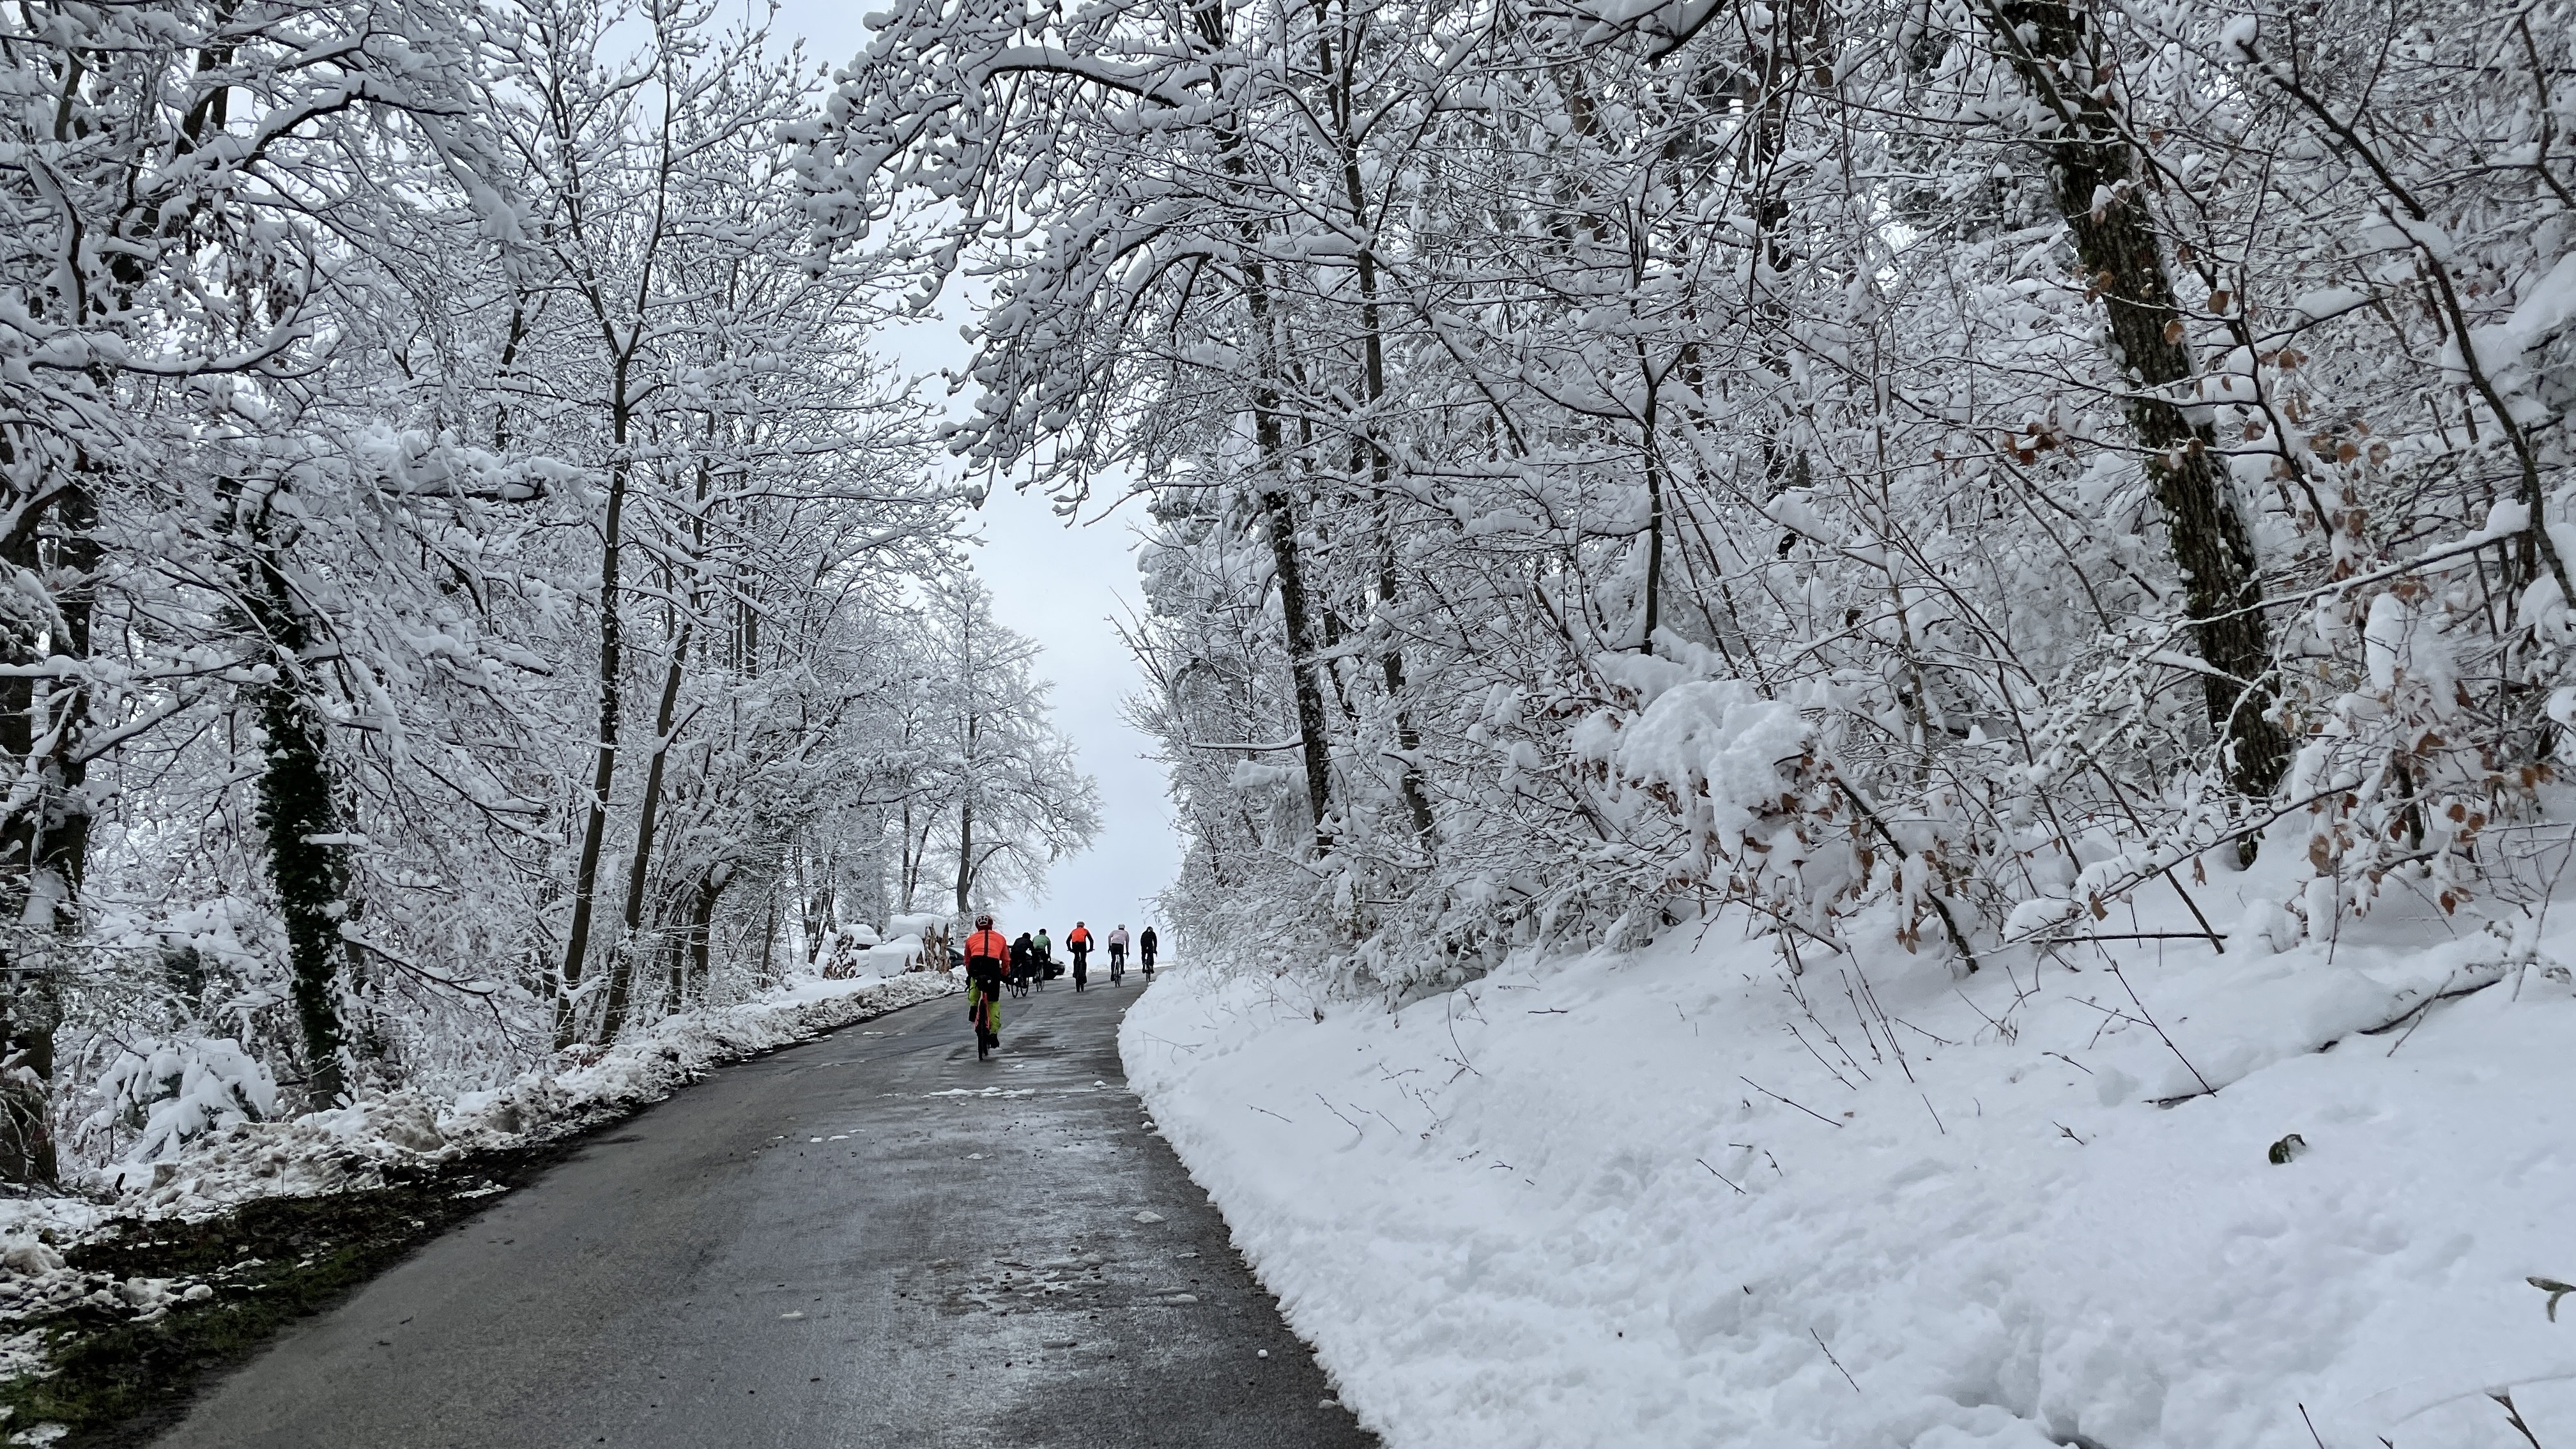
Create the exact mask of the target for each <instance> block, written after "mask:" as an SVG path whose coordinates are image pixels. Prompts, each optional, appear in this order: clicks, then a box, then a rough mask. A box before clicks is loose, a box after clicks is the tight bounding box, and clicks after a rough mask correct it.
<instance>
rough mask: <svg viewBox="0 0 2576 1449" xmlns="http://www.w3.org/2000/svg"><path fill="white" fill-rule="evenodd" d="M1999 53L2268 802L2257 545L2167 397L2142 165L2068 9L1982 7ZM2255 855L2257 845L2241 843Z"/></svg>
mask: <svg viewBox="0 0 2576 1449" xmlns="http://www.w3.org/2000/svg"><path fill="white" fill-rule="evenodd" d="M1986 21H1987V24H1988V27H1989V28H1990V29H1991V30H1992V31H1993V32H1994V35H1995V40H1996V45H1997V47H1998V48H1999V49H2000V50H2001V51H2002V53H2003V55H2004V57H2005V59H2006V60H2007V61H2009V62H2010V63H2011V65H2012V66H2013V68H2014V69H2015V70H2016V71H2018V72H2019V73H2020V75H2021V77H2022V81H2023V83H2024V84H2026V85H2028V86H2029V87H2030V88H2031V90H2032V91H2033V92H2034V93H2036V94H2037V95H2038V96H2039V98H2040V99H2041V101H2042V102H2043V103H2044V104H2046V105H2047V106H2048V107H2049V109H2050V110H2051V111H2052V112H2053V113H2054V114H2055V117H2056V119H2057V121H2058V123H2059V126H2060V129H2059V131H2058V133H2057V134H2056V135H2054V136H2052V137H2050V138H2048V139H2047V140H2046V141H2045V142H2043V144H2044V145H2045V146H2046V147H2047V150H2048V156H2049V180H2050V184H2051V187H2052V189H2053V190H2054V192H2055V194H2056V200H2057V207H2058V210H2059V211H2060V212H2061V213H2062V214H2063V215H2064V216H2065V218H2066V223H2067V227H2068V229H2069V230H2070V231H2071V232H2072V233H2073V235H2074V238H2075V249H2076V254H2077V255H2078V256H2079V257H2081V258H2082V259H2083V262H2084V268H2085V271H2086V272H2087V273H2088V274H2089V275H2090V276H2091V278H2092V282H2093V286H2094V287H2095V289H2096V290H2098V291H2099V292H2100V293H2101V294H2102V298H2103V302H2104V304H2105V305H2106V306H2107V307H2108V308H2109V311H2110V317H2111V340H2112V347H2113V349H2114V352H2113V360H2114V361H2115V362H2116V363H2117V364H2118V365H2119V366H2120V367H2121V368H2122V369H2123V370H2125V371H2126V372H2127V373H2128V375H2129V384H2130V387H2131V389H2132V390H2131V392H2130V394H2129V396H2128V398H2127V399H2126V401H2125V402H2124V403H2123V404H2122V410H2123V412H2124V413H2125V414H2126V415H2127V417H2128V421H2129V427H2130V430H2131V431H2132V432H2134V433H2135V434H2136V435H2137V438H2138V441H2139V443H2140V444H2142V445H2143V446H2144V447H2145V449H2146V450H2147V478H2148V482H2149V483H2150V485H2151V486H2152V487H2153V489H2154V491H2155V496H2156V503H2157V506H2158V507H2160V508H2161V509H2162V510H2163V511H2164V515H2165V527H2166V530H2167V532H2168V533H2169V534H2170V535H2171V538H2172V542H2173V555H2174V562H2175V564H2176V565H2178V566H2179V567H2180V569H2181V571H2182V574H2183V578H2184V596H2183V598H2184V603H2183V610H2184V613H2185V614H2186V615H2187V616H2188V617H2189V618H2190V620H2191V621H2192V623H2191V628H2192V635H2193V638H2194V641H2195V642H2196V643H2197V644H2198V645H2199V647H2200V654H2201V658H2203V659H2204V660H2206V661H2208V663H2209V665H2210V667H2211V668H2212V669H2213V670H2214V671H2215V673H2211V674H2205V675H2203V676H2202V677H2201V690H2202V697H2203V703H2204V705H2205V707H2206V709H2207V711H2208V716H2209V723H2210V728H2211V730H2212V732H2213V733H2214V734H2215V735H2216V737H2217V741H2218V746H2219V750H2220V752H2221V756H2222V759H2223V761H2224V765H2225V768H2226V771H2227V779H2228V783H2229V784H2230V785H2231V786H2232V787H2234V789H2235V790H2236V791H2237V793H2239V794H2241V795H2245V796H2247V797H2249V798H2253V799H2258V800H2259V799H2267V798H2269V797H2270V796H2271V793H2272V790H2273V787H2274V786H2276V785H2278V784H2279V783H2280V779H2281V772H2282V770H2283V769H2284V768H2285V767H2286V766H2287V765H2288V763H2289V758H2290V740H2289V736H2288V735H2287V734H2286V733H2285V732H2284V731H2283V730H2282V728H2281V726H2280V725H2279V724H2278V723H2276V722H2275V721H2274V720H2272V719H2271V718H2270V716H2269V713H2268V712H2269V710H2270V709H2271V707H2272V704H2273V702H2274V699H2275V692H2274V691H2275V688H2276V686H2275V684H2274V682H2273V680H2272V676H2271V667H2272V641H2271V631H2270V628H2269V626H2268V625H2267V624H2266V623H2265V621H2264V618H2263V612H2262V606H2263V596H2262V588H2261V584H2260V582H2259V580H2258V579H2257V577H2256V573H2255V570H2256V560H2255V556H2254V544H2253V540H2252V539H2251V538H2250V537H2249V536H2248V534H2247V531H2246V527H2245V520H2244V518H2243V517H2242V516H2241V515H2239V514H2238V512H2237V510H2236V505H2235V503H2234V501H2233V500H2232V499H2230V498H2229V497H2228V495H2227V491H2226V480H2225V479H2224V478H2223V477H2222V476H2221V475H2220V473H2219V469H2218V464H2217V461H2216V459H2217V456H2218V455H2217V451H2216V439H2215V437H2214V435H2213V434H2212V433H2211V431H2210V429H2209V427H2208V426H2207V425H2206V424H2195V423H2193V422H2192V421H2191V420H2190V418H2189V417H2188V416H2187V415H2186V414H2185V413H2184V411H2183V409H2182V408H2181V407H2180V406H2179V405H2177V404H2176V403H2174V402H2171V401H2169V400H2167V399H2166V398H2165V397H2163V396H2160V395H2158V394H2159V392H2160V390H2162V389H2166V388H2169V387H2170V386H2171V385H2172V384H2175V383H2180V382H2184V381H2186V380H2188V379H2189V378H2191V377H2192V376H2193V373H2194V367H2193V364H2192V358H2191V351H2190V349H2189V347H2187V346H2186V345H2185V342H2184V325H2185V324H2184V322H2183V320H2182V313H2181V310H2180V308H2179V307H2177V306H2176V304H2175V299H2174V290H2173V279H2172V277H2171V275H2170V274H2169V273H2168V272H2167V271H2166V270H2165V265H2164V257H2163V254H2162V252H2161V251H2160V250H2159V249H2158V245H2157V238H2156V230H2155V227H2154V225H2153V224H2152V222H2151V220H2150V218H2149V216H2148V214H2147V209H2146V204H2145V201H2144V198H2143V197H2142V196H2140V195H2139V194H2137V193H2136V192H2135V191H2133V190H2132V189H2131V188H2132V187H2133V186H2134V185H2135V182H2136V175H2135V165H2134V159H2135V158H2134V157H2133V156H2132V154H2131V152H2130V149H2129V143H2128V140H2127V138H2126V137H2125V136H2124V135H2122V133H2121V131H2120V125H2119V120H2118V118H2117V117H2116V116H2114V115H2113V114H2112V112H2111V109H2110V102H2109V100H2108V96H2109V95H2110V90H2109V86H2108V81H2107V79H2106V75H2105V72H2103V70H2102V69H2101V67H2100V65H2099V64H2098V62H2099V59H2100V57H2099V54H2098V51H2099V44H2100V42H2099V37H2097V36H2095V35H2094V34H2092V33H2091V27H2090V26H2089V25H2088V23H2087V20H2086V16H2085V13H2084V12H2083V11H2081V10H2079V9H2076V8H2075V7H2074V6H2072V5H2070V4H2067V3H2065V0H2017V3H2007V4H2001V5H1998V4H1996V3H1994V0H1988V4H1987V7H1986ZM2245 850H2246V851H2247V853H2248V855H2249V857H2250V854H2251V851H2252V842H2251V840H2250V838H2249V840H2248V843H2247V845H2246V846H2245Z"/></svg>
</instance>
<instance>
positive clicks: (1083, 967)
mask: <svg viewBox="0 0 2576 1449" xmlns="http://www.w3.org/2000/svg"><path fill="white" fill-rule="evenodd" d="M1064 948H1065V949H1066V950H1068V951H1071V952H1072V953H1073V989H1074V990H1076V991H1080V990H1081V989H1082V984H1083V983H1084V982H1085V981H1088V980H1090V979H1091V928H1090V927H1089V926H1086V925H1084V924H1083V923H1082V922H1080V921H1076V922H1074V923H1073V929H1072V930H1070V931H1067V932H1065V933H1064Z"/></svg>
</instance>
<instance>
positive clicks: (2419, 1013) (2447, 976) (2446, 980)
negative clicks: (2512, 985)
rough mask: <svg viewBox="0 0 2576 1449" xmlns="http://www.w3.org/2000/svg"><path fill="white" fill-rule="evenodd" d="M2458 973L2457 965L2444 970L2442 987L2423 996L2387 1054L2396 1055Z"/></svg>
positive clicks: (2431, 1012)
mask: <svg viewBox="0 0 2576 1449" xmlns="http://www.w3.org/2000/svg"><path fill="white" fill-rule="evenodd" d="M2459 974H2460V973H2459V969H2458V968H2457V967H2453V968H2452V969H2451V970H2449V971H2446V972H2444V973H2442V989H2441V990H2440V991H2436V992H2434V993H2433V994H2432V995H2430V996H2427V997H2425V998H2424V1004H2423V1005H2421V1006H2418V1007H2416V1008H2415V1011H2414V1017H2415V1019H2414V1020H2413V1021H2411V1022H2408V1023H2407V1024H2406V1030H2404V1031H2403V1032H2400V1033H2398V1036H2397V1040H2396V1041H2395V1042H2394V1043H2392V1044H2390V1046H2389V1048H2388V1054H2389V1055H2390V1056H2392V1057H2393V1056H2395V1055H2397V1048H2399V1047H2402V1046H2404V1045H2406V1038H2408V1037H2410V1036H2413V1035H2414V1034H2415V1028H2417V1027H2419V1026H2422V1025H2423V1024H2424V1018H2426V1017H2428V1016H2431V1015H2432V1014H2433V1003H2434V1002H2436V1001H2439V1000H2441V999H2442V996H2443V993H2444V992H2447V991H2449V990H2450V989H2451V978H2452V977H2454V976H2457V975H2459ZM2496 979H2497V980H2499V981H2501V980H2503V979H2504V978H2502V977H2498V978H2496Z"/></svg>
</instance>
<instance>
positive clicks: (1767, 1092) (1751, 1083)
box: [1736, 1076, 1843, 1127]
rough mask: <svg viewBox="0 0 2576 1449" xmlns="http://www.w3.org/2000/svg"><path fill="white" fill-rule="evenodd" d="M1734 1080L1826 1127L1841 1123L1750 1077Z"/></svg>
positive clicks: (1838, 1125)
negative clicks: (1794, 1108)
mask: <svg viewBox="0 0 2576 1449" xmlns="http://www.w3.org/2000/svg"><path fill="white" fill-rule="evenodd" d="M1736 1080H1737V1081H1739V1082H1742V1083H1743V1084H1744V1085H1746V1086H1748V1087H1751V1088H1752V1089H1753V1090H1755V1091H1757V1092H1760V1093H1761V1094H1762V1095H1763V1096H1766V1097H1768V1098H1770V1099H1771V1100H1772V1101H1774V1102H1779V1103H1783V1104H1785V1105H1787V1106H1791V1107H1797V1108H1798V1110H1799V1111H1801V1112H1804V1113H1806V1114H1807V1115H1808V1116H1810V1117H1813V1118H1815V1119H1816V1120H1817V1121H1819V1122H1822V1123H1824V1124H1825V1125H1826V1126H1828V1127H1840V1126H1841V1125H1843V1124H1841V1123H1840V1122H1837V1121H1835V1120H1834V1119H1833V1118H1831V1117H1828V1116H1826V1115H1825V1114H1824V1113H1822V1112H1819V1111H1817V1110H1816V1109H1815V1108H1813V1107H1801V1106H1799V1105H1798V1104H1797V1103H1795V1102H1792V1101H1790V1100H1789V1099H1788V1098H1786V1097H1783V1096H1781V1095H1780V1094H1779V1093H1777V1092H1775V1091H1772V1090H1771V1089H1770V1088H1769V1087H1766V1086H1764V1085H1762V1084H1761V1083H1760V1082H1757V1081H1755V1080H1753V1079H1752V1078H1751V1077H1745V1076H1739V1077H1737V1078H1736Z"/></svg>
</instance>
